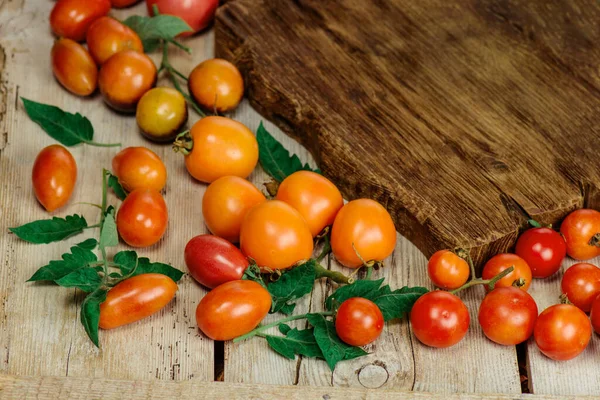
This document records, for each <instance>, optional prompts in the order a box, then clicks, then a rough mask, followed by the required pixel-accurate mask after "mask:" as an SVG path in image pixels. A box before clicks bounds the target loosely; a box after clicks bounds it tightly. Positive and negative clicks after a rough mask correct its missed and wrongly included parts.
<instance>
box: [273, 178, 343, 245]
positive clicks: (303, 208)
mask: <svg viewBox="0 0 600 400" xmlns="http://www.w3.org/2000/svg"><path fill="white" fill-rule="evenodd" d="M277 200H281V201H283V202H286V203H288V204H289V205H290V206H292V207H294V208H295V209H296V210H298V212H299V213H300V214H301V215H302V217H304V220H305V221H306V223H307V224H308V228H309V229H310V233H312V235H313V237H315V236H317V235H318V234H319V233H321V232H322V231H323V229H324V228H325V227H326V226H329V225H332V224H333V221H334V220H335V216H336V215H337V213H338V211H340V209H341V208H342V207H343V206H344V200H343V199H342V194H341V193H340V191H339V190H338V188H337V187H335V185H334V184H333V183H331V181H330V180H329V179H327V178H325V177H324V176H322V175H320V174H317V173H316V172H312V171H298V172H294V173H293V174H291V175H290V176H288V177H287V178H285V179H284V180H283V182H281V185H279V189H278V190H277Z"/></svg>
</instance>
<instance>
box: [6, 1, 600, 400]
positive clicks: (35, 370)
mask: <svg viewBox="0 0 600 400" xmlns="http://www.w3.org/2000/svg"><path fill="white" fill-rule="evenodd" d="M53 4H54V2H53V1H49V0H0V71H1V85H0V213H1V218H0V231H1V232H3V233H2V234H1V235H0V374H2V376H0V397H6V398H22V396H23V394H24V393H27V395H28V396H31V397H37V396H39V397H40V398H52V397H54V396H62V397H68V396H71V397H84V396H86V395H89V396H90V397H94V398H97V397H100V396H101V394H102V393H105V394H106V396H107V397H114V398H117V397H119V396H120V395H125V394H126V395H128V396H131V397H132V398H134V397H135V398H146V397H151V396H160V395H163V396H165V395H166V396H173V395H174V394H180V395H181V396H182V397H190V398H191V397H192V396H198V394H199V393H202V394H206V395H213V396H217V397H218V396H226V395H227V396H230V397H246V396H254V397H257V398H281V397H283V396H285V397H289V398H299V397H302V398H305V397H321V396H325V395H327V396H329V397H327V398H342V397H343V398H347V399H350V398H380V397H379V396H381V393H380V391H381V390H390V392H389V394H386V395H387V396H390V398H392V396H397V397H398V398H400V397H401V396H406V393H404V391H410V390H413V391H416V392H433V393H438V394H439V397H440V398H448V399H450V398H459V397H460V398H475V397H477V398H486V399H487V398H519V397H520V396H519V394H520V393H521V382H520V374H519V368H518V360H517V351H516V348H514V347H503V346H498V345H495V344H493V343H491V342H490V341H488V340H486V339H485V337H484V336H483V333H482V332H481V329H480V328H479V326H478V324H477V322H476V321H477V319H476V315H477V307H478V304H479V302H480V301H481V299H482V297H483V289H482V288H475V289H473V290H469V291H467V292H466V293H464V295H463V299H464V300H465V301H466V303H467V305H468V307H469V309H470V311H471V316H472V322H471V327H470V331H469V333H468V334H467V337H466V338H465V340H463V341H462V342H461V343H460V344H458V345H457V346H455V347H452V348H450V349H444V350H434V349H431V348H428V347H425V346H423V345H421V344H420V343H419V342H418V341H416V339H414V338H413V336H412V334H411V332H410V330H409V326H408V323H407V321H405V320H402V321H394V322H392V323H389V324H388V326H387V328H386V330H385V331H384V333H383V335H382V336H381V338H380V339H379V340H378V341H377V342H376V343H375V344H373V345H370V346H368V348H367V349H368V351H369V352H370V353H371V354H370V355H369V356H367V357H364V358H360V359H356V360H352V361H347V362H343V363H340V364H339V365H338V367H337V369H336V370H335V372H334V373H333V374H332V373H331V372H330V371H329V370H328V368H327V366H326V364H325V363H324V362H322V361H316V360H313V359H304V358H298V359H297V360H295V361H290V360H287V359H284V358H283V357H281V356H279V355H277V354H276V353H274V352H273V351H270V350H269V349H268V348H267V345H266V343H265V342H264V341H262V340H261V339H254V340H251V341H247V342H243V343H239V344H235V345H234V344H232V343H225V345H224V349H222V348H221V346H215V344H214V343H213V342H212V341H210V340H208V339H207V338H205V337H204V336H202V334H200V333H199V331H198V329H197V327H196V324H195V318H194V312H195V308H196V305H197V303H198V301H199V299H200V298H201V297H202V296H203V295H204V293H205V290H204V289H203V288H202V287H200V286H199V285H198V284H196V283H195V282H194V281H193V280H192V279H191V278H190V277H188V276H186V277H184V279H183V280H182V282H181V284H180V286H179V292H178V293H177V296H176V298H175V300H174V301H173V302H172V303H171V304H170V305H169V306H168V307H166V308H165V309H164V310H163V311H162V312H160V313H158V314H157V315H154V316H152V317H151V318H147V319H145V320H143V321H140V322H138V323H135V324H132V325H129V326H125V327H122V328H119V329H116V330H113V331H108V332H101V349H100V350H99V349H96V348H95V347H94V346H93V345H92V344H91V343H90V341H89V340H88V338H87V337H86V334H85V332H84V330H83V328H82V326H81V324H80V321H79V310H78V307H79V304H80V303H81V300H82V296H81V293H78V292H76V291H75V290H71V289H65V288H58V287H56V286H54V285H49V284H39V283H38V284H31V283H25V281H26V280H27V279H28V278H29V277H30V276H31V275H32V273H33V272H34V271H35V270H36V269H37V268H39V267H40V266H42V265H44V264H45V263H46V262H47V261H48V260H50V259H57V258H60V255H61V254H62V253H63V252H65V251H66V250H67V249H68V247H69V244H70V243H75V242H77V241H80V240H81V239H82V238H84V237H86V236H83V235H81V236H78V237H75V238H73V239H71V240H69V242H68V243H55V244H50V245H37V246H36V245H31V244H27V243H24V242H22V241H20V240H18V239H17V238H15V237H14V236H13V235H10V234H8V233H7V228H8V227H10V226H16V225H20V224H22V223H25V222H28V221H31V220H34V219H40V218H46V217H48V214H47V213H46V212H45V211H44V210H43V209H42V208H41V207H40V206H39V205H38V204H37V202H36V200H35V197H34V195H33V192H32V189H31V183H30V174H31V167H32V163H33V160H34V159H35V156H36V155H37V153H38V152H39V151H40V150H41V149H42V148H43V147H44V146H47V145H49V144H52V143H54V141H53V140H52V139H51V138H50V137H48V136H47V135H46V134H45V133H43V132H42V131H41V129H40V128H39V127H38V126H37V125H35V124H34V123H33V122H31V121H30V120H29V119H28V118H27V116H26V114H25V112H24V110H23V106H22V103H21V102H20V100H19V96H24V97H26V98H29V99H32V100H35V101H40V102H45V103H51V104H55V105H57V106H59V107H61V108H63V109H65V110H67V111H71V112H80V113H82V114H83V115H85V116H87V117H88V118H89V119H90V120H91V121H92V124H93V125H94V127H95V138H96V139H97V140H98V141H102V142H115V141H121V142H122V143H123V145H124V146H134V145H143V146H148V147H149V148H151V149H152V150H154V151H155V152H157V153H158V154H159V155H160V156H161V157H162V158H163V160H164V161H165V163H166V165H167V168H168V173H169V178H168V183H167V187H166V192H165V198H166V201H167V204H168V206H169V217H170V221H169V228H168V231H167V234H166V235H165V237H164V238H163V240H162V241H161V242H160V243H159V244H157V245H156V246H153V247H151V248H148V249H142V250H140V251H139V254H141V255H143V256H148V257H150V258H151V259H153V260H157V261H163V262H169V263H172V264H173V265H175V266H177V267H179V268H181V269H185V265H184V262H183V249H184V246H185V244H186V243H187V241H188V240H189V239H190V238H191V237H192V236H194V235H197V234H200V233H206V232H207V230H206V227H205V226H204V224H203V222H202V215H201V210H200V204H201V198H202V194H203V192H204V190H205V188H206V186H205V185H203V184H200V183H198V182H195V181H194V180H192V179H191V178H190V176H188V174H187V172H186V170H185V167H184V164H183V160H182V159H181V157H180V156H179V155H177V154H174V153H173V152H172V151H171V148H170V146H168V145H157V144H153V143H150V142H148V141H146V140H145V139H143V138H142V136H141V135H140V134H139V133H138V130H137V127H136V124H135V118H133V117H128V116H123V115H119V114H116V113H114V112H113V111H111V110H110V109H109V108H108V107H106V106H105V105H104V104H103V102H102V99H101V98H100V96H99V95H95V96H93V97H91V98H89V99H80V98H77V97H74V96H72V95H71V94H69V93H68V92H66V91H65V90H63V89H62V88H61V87H60V85H59V84H58V83H57V82H56V81H55V80H54V78H53V76H52V72H51V69H50V60H49V55H50V48H51V46H52V42H53V40H54V39H53V37H52V35H51V32H50V28H49V24H48V15H49V12H50V9H51V8H52V6H53ZM130 14H145V8H144V6H143V4H139V5H137V6H136V7H134V8H131V9H128V10H124V11H118V12H116V11H113V12H112V15H114V16H116V17H118V18H123V17H125V16H127V15H130ZM213 42H214V35H213V32H212V30H209V31H208V32H205V33H203V34H201V35H198V36H196V37H193V38H190V39H187V40H186V44H188V45H190V46H191V47H192V48H193V55H192V56H189V55H186V54H184V53H182V52H179V51H177V50H175V49H173V50H172V62H173V64H175V65H176V66H177V67H178V68H179V69H181V70H182V71H183V72H184V73H188V72H189V71H190V70H191V69H192V68H193V67H194V66H195V65H196V64H197V63H198V62H200V61H202V60H204V59H206V58H210V57H212V56H213ZM154 59H155V61H157V62H158V60H159V58H158V54H155V55H154ZM159 84H166V81H165V80H161V81H160V82H159ZM231 116H232V117H233V118H235V119H237V120H239V121H241V122H243V123H245V124H246V125H247V126H248V127H250V129H252V130H255V129H256V128H257V126H258V124H259V122H260V120H261V117H260V115H259V114H257V113H256V112H255V111H254V110H252V109H251V108H250V106H249V105H248V103H247V102H244V103H242V105H241V106H240V108H239V109H238V110H237V111H236V112H235V113H233V114H232V115H231ZM197 118H198V116H197V115H195V114H194V113H193V111H192V112H191V120H190V123H193V122H195V121H196V120H197ZM266 127H267V128H268V129H269V130H270V131H271V132H272V133H273V134H274V135H275V136H276V137H277V138H278V139H279V140H281V141H282V142H283V143H284V144H285V146H286V147H287V148H289V149H290V150H291V151H293V152H295V153H297V154H299V156H300V158H301V159H302V160H304V161H309V162H313V160H312V159H311V157H310V155H309V154H308V152H307V151H306V150H305V149H304V148H302V147H301V146H300V145H299V144H297V143H296V142H295V141H293V140H291V139H290V138H288V137H287V136H285V135H284V134H283V133H282V132H281V131H280V130H279V129H277V128H276V127H275V126H274V125H272V124H271V123H268V122H267V123H266ZM71 151H72V153H73V155H74V157H75V159H76V160H77V163H78V167H79V176H78V182H77V187H76V190H75V192H74V195H73V199H72V202H71V203H70V204H69V205H68V206H67V207H65V208H63V209H61V210H59V211H58V212H56V215H60V216H63V215H67V214H72V213H83V214H84V215H85V217H86V218H87V219H88V221H95V220H96V219H97V218H98V213H97V211H96V210H95V209H94V208H91V207H89V206H86V205H81V204H76V203H77V202H97V201H98V199H99V198H100V196H101V193H100V179H101V168H102V167H110V163H111V159H112V156H113V155H114V154H115V153H116V152H117V151H118V149H103V148H96V147H90V146H79V147H75V148H72V149H71ZM266 179H267V177H266V175H265V173H264V172H263V171H262V170H261V169H260V168H257V170H256V171H255V172H254V173H253V174H252V176H251V180H252V181H253V182H254V183H255V184H257V185H260V184H262V183H263V182H264V181H266ZM112 201H113V203H114V204H116V203H117V200H116V199H115V198H112ZM88 233H89V234H90V235H96V234H97V232H94V231H88ZM124 248H126V246H125V245H122V246H120V248H119V249H118V250H120V249H124ZM596 261H599V260H596ZM386 263H387V267H386V268H385V269H383V270H380V271H378V272H377V273H376V275H375V276H376V277H379V276H385V277H386V278H387V279H388V281H389V283H390V284H391V285H392V286H393V287H399V286H403V285H429V282H428V280H427V278H426V272H425V266H426V259H425V257H424V256H423V254H422V253H421V252H420V251H419V250H418V249H417V248H416V247H415V246H414V245H413V244H411V243H410V242H409V241H408V240H407V239H405V238H404V237H401V236H400V237H399V239H398V246H397V248H396V251H395V252H394V254H393V255H392V257H390V259H389V260H387V261H386ZM324 264H325V265H327V266H328V267H330V268H333V269H339V268H340V267H339V266H338V265H337V264H336V263H335V261H334V260H332V259H329V260H325V261H324ZM569 264H571V262H570V261H567V262H566V263H565V267H567V266H568V265H569ZM331 289H332V288H331V286H330V285H329V284H327V283H326V282H324V281H323V282H320V283H319V284H317V285H316V286H315V290H314V291H313V293H312V295H311V296H309V297H307V298H306V299H305V300H303V301H302V303H301V304H300V305H299V307H298V311H302V310H308V309H311V310H319V309H320V308H321V303H322V301H323V299H324V298H325V296H327V294H328V293H329V292H330V291H331ZM559 292H560V281H559V278H558V275H557V276H555V277H554V278H552V279H548V280H544V281H535V282H533V284H532V287H531V289H530V293H531V294H532V295H533V296H534V297H535V299H536V301H537V303H538V306H539V308H540V310H542V309H544V308H545V307H547V306H548V305H550V304H553V303H555V302H556V301H557V299H558V295H559ZM272 318H275V317H274V316H270V317H269V319H272ZM599 343H600V341H599V339H598V337H597V336H596V335H595V336H594V338H593V340H592V342H591V344H590V346H589V348H588V349H587V350H586V351H585V352H584V353H583V354H582V355H581V356H580V357H578V358H577V359H575V360H572V361H568V362H554V361H550V360H549V359H547V358H545V357H543V356H542V355H541V354H540V353H539V351H538V350H537V348H536V346H535V344H533V343H531V342H530V343H528V344H527V346H526V349H525V348H524V351H523V352H522V353H523V354H524V357H525V361H526V364H527V369H528V375H529V380H528V387H529V388H530V389H531V391H532V392H534V393H537V394H543V395H557V396H559V397H557V398H565V396H567V395H586V394H587V395H595V394H599V393H600V380H598V374H599V372H600V368H599V367H598V363H597V360H598V357H599V356H600V354H599V353H600V351H599V348H598V346H599ZM221 351H224V365H216V364H215V361H214V360H215V359H216V360H219V359H220V356H219V354H218V353H219V352H221ZM61 377H62V378H61ZM220 379H222V380H224V382H225V383H224V384H219V383H214V384H211V383H207V382H212V381H214V380H220ZM115 380H122V381H120V382H117V381H115ZM168 381H183V382H181V383H179V384H175V383H170V382H168ZM228 383H229V384H231V385H227V384H228ZM239 384H246V385H239ZM262 384H269V385H283V386H262ZM289 385H298V386H311V387H315V388H302V389H301V390H298V391H291V389H290V388H289V387H287V386H289ZM284 386H285V387H284ZM331 386H333V388H332V387H331ZM345 387H349V388H352V389H351V390H350V389H349V390H347V391H345V390H343V388H345ZM365 388H367V389H376V390H375V391H374V392H369V391H364V389H365ZM447 393H463V395H456V396H455V397H451V396H449V395H447ZM483 393H498V395H491V396H483V395H481V397H480V396H479V395H477V396H475V395H469V394H483ZM499 394H503V395H499ZM410 396H411V397H410V398H433V396H434V395H433V394H430V393H415V394H413V395H410ZM436 397H437V395H436ZM525 397H528V396H525ZM393 398H395V397H393Z"/></svg>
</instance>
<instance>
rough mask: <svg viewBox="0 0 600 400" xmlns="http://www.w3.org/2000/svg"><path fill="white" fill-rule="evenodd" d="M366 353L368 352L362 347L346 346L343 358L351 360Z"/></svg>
mask: <svg viewBox="0 0 600 400" xmlns="http://www.w3.org/2000/svg"><path fill="white" fill-rule="evenodd" d="M367 354H369V353H367V352H366V351H365V349H363V348H362V347H356V346H348V348H347V349H346V352H345V353H344V360H352V359H353V358H358V357H362V356H366V355H367Z"/></svg>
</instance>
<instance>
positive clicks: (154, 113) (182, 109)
mask: <svg viewBox="0 0 600 400" xmlns="http://www.w3.org/2000/svg"><path fill="white" fill-rule="evenodd" d="M135 118H136V120H137V124H138V126H139V127H140V130H141V131H142V134H143V135H144V136H146V137H147V138H148V139H150V140H153V141H155V142H171V141H173V139H175V137H176V136H177V134H178V133H179V132H181V130H182V129H183V126H184V125H185V124H186V123H187V120H188V109H187V104H186V102H185V98H184V97H183V95H182V94H181V93H179V92H178V91H177V90H175V89H172V88H168V87H157V88H154V89H150V90H148V91H147V92H146V93H145V94H144V95H143V96H142V98H141V99H140V101H139V103H138V105H137V110H136V113H135Z"/></svg>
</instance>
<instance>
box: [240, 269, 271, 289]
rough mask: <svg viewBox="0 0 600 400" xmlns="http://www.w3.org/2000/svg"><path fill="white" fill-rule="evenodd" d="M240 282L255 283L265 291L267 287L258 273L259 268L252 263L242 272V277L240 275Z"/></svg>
mask: <svg viewBox="0 0 600 400" xmlns="http://www.w3.org/2000/svg"><path fill="white" fill-rule="evenodd" d="M242 280H245V281H254V282H256V283H259V284H260V285H261V286H262V287H264V288H265V289H266V288H267V285H266V284H265V281H264V280H263V278H262V275H261V273H260V268H259V267H258V265H256V264H254V263H252V264H250V265H249V266H248V268H246V270H245V271H244V275H242Z"/></svg>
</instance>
